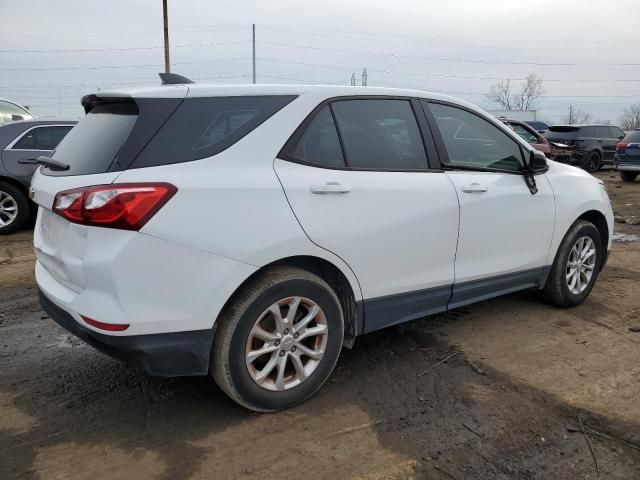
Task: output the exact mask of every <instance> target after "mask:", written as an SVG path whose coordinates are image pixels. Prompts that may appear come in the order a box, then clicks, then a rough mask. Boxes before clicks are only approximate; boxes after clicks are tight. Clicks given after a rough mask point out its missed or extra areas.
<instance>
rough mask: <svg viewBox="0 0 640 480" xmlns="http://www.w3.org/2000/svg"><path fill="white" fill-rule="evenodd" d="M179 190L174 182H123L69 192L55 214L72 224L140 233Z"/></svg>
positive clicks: (61, 195) (60, 199) (55, 207)
mask: <svg viewBox="0 0 640 480" xmlns="http://www.w3.org/2000/svg"><path fill="white" fill-rule="evenodd" d="M177 191H178V189H177V188H176V187H174V186H173V185H171V184H170V183H121V184H112V185H98V186H94V187H84V188H76V189H73V190H66V191H64V192H60V193H58V194H57V195H56V197H55V199H54V201H53V211H54V212H55V213H57V214H58V215H61V216H62V217H64V218H66V219H67V220H69V221H70V222H74V223H81V224H83V225H91V226H94V227H106V228H118V229H122V230H140V228H142V226H143V225H144V224H145V223H147V222H148V221H149V219H150V218H151V217H153V216H154V215H155V214H156V213H157V212H158V210H160V208H162V206H163V205H164V204H165V203H167V202H168V201H169V199H170V198H171V197H173V196H174V195H175V193H176V192H177Z"/></svg>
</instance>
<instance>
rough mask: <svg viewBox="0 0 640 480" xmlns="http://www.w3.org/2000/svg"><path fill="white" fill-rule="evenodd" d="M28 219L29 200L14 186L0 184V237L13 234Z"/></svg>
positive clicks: (5, 183) (4, 183)
mask: <svg viewBox="0 0 640 480" xmlns="http://www.w3.org/2000/svg"><path fill="white" fill-rule="evenodd" d="M28 218H29V200H28V199H27V197H26V195H25V194H24V193H23V192H22V190H20V189H19V188H18V187H16V186H15V185H12V184H10V183H7V182H0V235H5V234H7V233H13V232H15V231H16V230H18V229H19V228H21V227H22V226H23V225H24V223H25V222H26V221H27V219H28Z"/></svg>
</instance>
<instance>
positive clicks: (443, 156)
mask: <svg viewBox="0 0 640 480" xmlns="http://www.w3.org/2000/svg"><path fill="white" fill-rule="evenodd" d="M422 100H423V101H421V102H420V104H421V105H422V109H423V111H424V113H425V116H426V118H427V121H428V122H429V126H430V127H431V125H433V128H431V132H432V135H433V138H434V140H435V143H436V148H437V149H438V154H439V157H440V161H441V163H442V169H443V170H445V171H456V170H460V171H464V170H467V171H476V172H488V173H508V174H511V175H522V174H523V172H524V166H525V165H526V160H525V154H524V150H523V148H522V145H520V142H518V141H517V140H516V139H515V138H514V137H513V135H517V134H516V133H515V132H513V135H512V134H511V133H510V132H505V131H502V130H500V129H499V128H498V127H497V126H495V125H494V126H495V127H496V128H497V129H498V130H500V131H502V133H504V134H505V135H506V136H507V137H508V138H509V139H511V141H513V142H514V143H515V144H516V145H517V146H518V149H519V150H520V157H521V160H522V164H523V169H522V170H507V169H502V168H482V167H473V166H470V165H450V164H449V153H448V152H447V147H446V146H445V144H444V140H443V139H442V135H441V134H440V129H439V128H438V126H437V124H436V118H435V117H434V115H433V113H432V112H431V109H430V108H429V105H431V104H437V105H445V106H447V107H453V108H458V109H460V110H464V111H465V112H468V113H471V114H472V115H475V116H476V117H478V118H480V119H482V120H484V121H485V122H489V123H492V122H491V121H490V119H488V118H485V117H484V116H482V115H480V114H478V112H475V111H474V110H472V109H470V108H467V107H465V106H464V105H460V104H458V103H454V102H447V101H446V100H436V99H429V98H424V99H422ZM443 160H444V161H443Z"/></svg>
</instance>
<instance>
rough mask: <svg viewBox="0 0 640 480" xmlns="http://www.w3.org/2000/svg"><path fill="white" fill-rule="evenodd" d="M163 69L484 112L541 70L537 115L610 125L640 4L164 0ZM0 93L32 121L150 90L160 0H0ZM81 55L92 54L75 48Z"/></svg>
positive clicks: (158, 61)
mask: <svg viewBox="0 0 640 480" xmlns="http://www.w3.org/2000/svg"><path fill="white" fill-rule="evenodd" d="M169 16H170V21H169V27H170V34H171V44H172V50H171V61H172V70H173V71H174V72H176V73H181V74H183V75H186V76H188V77H191V78H193V79H194V80H196V81H199V82H204V81H210V82H215V83H248V82H250V81H251V43H250V40H251V29H250V25H251V23H255V24H256V30H257V58H258V60H257V72H258V82H260V83H345V84H346V83H348V82H349V79H350V77H351V74H352V72H356V75H357V77H358V80H359V78H360V72H361V71H362V68H363V67H365V66H366V67H367V69H368V78H369V85H374V86H391V87H409V88H418V89H423V90H430V91H437V92H444V93H449V94H451V95H454V96H457V97H460V98H464V99H466V100H469V101H472V102H473V103H476V104H478V105H481V106H483V107H485V108H498V107H495V106H492V105H491V104H490V103H489V102H488V101H487V100H486V97H485V94H486V93H487V92H488V90H489V87H490V85H491V84H492V83H495V82H496V81H497V80H499V79H503V78H511V79H514V81H515V79H519V78H523V77H525V76H526V75H528V74H529V73H535V74H537V75H540V76H542V77H544V79H545V88H546V90H547V93H546V96H545V97H544V98H542V99H541V100H540V101H539V103H538V117H539V118H542V119H547V120H550V121H552V122H559V121H560V120H561V117H562V116H563V115H565V113H566V110H567V108H568V105H569V104H570V103H573V104H574V106H576V107H577V108H580V109H583V110H585V111H588V112H589V113H591V114H592V116H593V119H594V120H599V119H608V120H612V121H614V122H616V121H617V119H618V117H619V115H620V114H621V112H622V109H623V108H624V107H625V106H626V105H629V104H631V103H639V102H640V58H639V57H638V56H637V54H636V52H637V48H638V44H639V43H640V42H639V41H640V29H639V28H638V25H640V8H638V5H637V0H618V1H616V2H611V1H605V0H530V1H526V2H525V1H515V0H439V1H428V0H422V1H419V0H414V1H410V0H395V1H390V0H385V1H382V0H368V1H366V2H356V1H349V0H341V1H337V0H322V1H307V0H269V1H265V0H263V1H258V0H253V1H251V0H233V1H230V2H221V1H213V0H208V1H206V0H183V1H178V0H169ZM0 18H1V19H2V25H3V28H2V30H0V97H5V98H10V99H13V100H16V101H18V102H20V103H23V104H27V105H31V106H32V110H33V111H34V112H35V113H36V114H38V115H42V116H56V115H58V112H59V113H60V114H61V115H62V116H78V115H81V114H82V110H81V108H80V106H79V99H80V97H81V96H82V95H84V94H87V93H91V92H92V91H95V90H96V89H97V88H98V87H100V88H101V89H113V88H115V87H117V86H120V85H125V84H127V85H129V84H144V83H147V84H148V83H151V84H157V83H158V82H159V80H158V77H157V72H159V71H162V69H163V51H162V48H161V47H162V2H161V0H127V1H124V0H109V1H105V0H103V1H101V2H99V1H96V0H57V1H51V0H0ZM82 50H91V51H82Z"/></svg>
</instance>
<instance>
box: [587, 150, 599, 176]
mask: <svg viewBox="0 0 640 480" xmlns="http://www.w3.org/2000/svg"><path fill="white" fill-rule="evenodd" d="M601 166H602V156H601V155H600V152H598V151H597V150H593V151H591V152H589V153H588V154H587V156H586V157H585V158H584V160H583V162H582V168H583V169H584V170H586V171H587V172H589V173H594V172H597V171H598V170H600V167H601Z"/></svg>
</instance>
